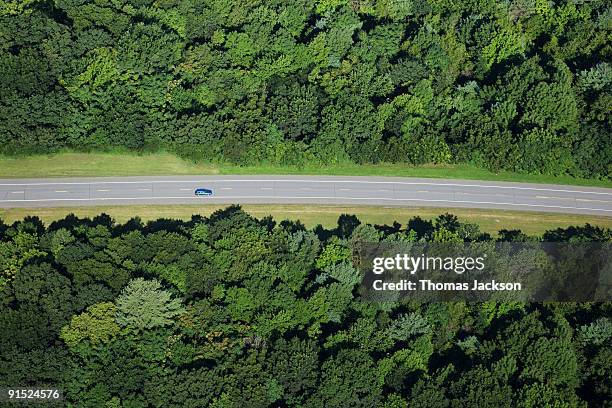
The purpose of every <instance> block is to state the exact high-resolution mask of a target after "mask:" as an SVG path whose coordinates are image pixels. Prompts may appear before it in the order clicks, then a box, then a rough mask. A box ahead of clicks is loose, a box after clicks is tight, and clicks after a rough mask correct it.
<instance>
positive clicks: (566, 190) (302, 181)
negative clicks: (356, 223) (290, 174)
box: [0, 179, 612, 196]
mask: <svg viewBox="0 0 612 408" xmlns="http://www.w3.org/2000/svg"><path fill="white" fill-rule="evenodd" d="M243 182H250V183H263V182H291V183H357V184H396V185H406V186H445V187H472V188H501V189H510V190H529V191H552V192H562V193H575V194H601V195H610V196H612V192H605V191H584V190H568V189H556V188H545V187H519V186H500V185H494V184H461V183H433V182H424V181H368V180H306V179H226V180H222V179H217V180H215V179H212V180H211V179H209V180H152V181H142V180H141V181H100V182H97V181H94V182H50V183H49V182H48V183H4V184H2V183H0V186H47V185H97V184H142V183H150V184H159V183H243ZM599 188H602V189H607V188H606V187H599Z"/></svg>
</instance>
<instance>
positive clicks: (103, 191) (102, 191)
mask: <svg viewBox="0 0 612 408" xmlns="http://www.w3.org/2000/svg"><path fill="white" fill-rule="evenodd" d="M96 191H99V192H101V193H105V192H107V191H110V190H104V189H102V190H96Z"/></svg>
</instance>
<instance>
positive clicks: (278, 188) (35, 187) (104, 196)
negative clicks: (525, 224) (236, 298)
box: [0, 176, 612, 216]
mask: <svg viewBox="0 0 612 408" xmlns="http://www.w3.org/2000/svg"><path fill="white" fill-rule="evenodd" d="M198 187H203V188H210V189H212V190H213V191H214V195H213V196H212V197H196V196H195V195H194V190H195V189H196V188H198ZM221 203H223V204H225V203H240V204H267V203H270V204H272V203H274V204H328V205H329V204H341V205H357V204H359V205H380V206H420V207H422V206H430V207H463V208H489V209H502V210H526V211H542V212H559V213H572V214H591V215H603V216H612V189H610V188H596V187H576V186H560V185H545V184H528V183H505V182H492V181H474V180H443V179H417V178H391V177H348V176H334V177H331V176H330V177H327V176H181V177H113V178H100V177H98V178H74V179H18V180H14V179H11V180H2V179H0V207H2V208H10V207H17V208H24V207H71V206H85V205H117V204H221Z"/></svg>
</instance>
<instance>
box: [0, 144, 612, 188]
mask: <svg viewBox="0 0 612 408" xmlns="http://www.w3.org/2000/svg"><path fill="white" fill-rule="evenodd" d="M208 174H245V175H246V174H309V175H351V176H357V175H359V176H396V177H431V178H456V179H472V180H496V181H514V182H530V183H551V184H568V185H583V186H598V187H612V181H605V180H587V179H578V178H574V177H570V176H546V175H530V174H518V173H512V172H505V171H500V172H499V173H493V172H490V171H488V170H485V169H481V168H477V167H474V166H470V165H439V166H433V165H428V166H409V165H405V164H377V165H356V164H344V165H329V166H314V165H306V166H304V167H291V166H271V165H261V166H244V167H241V166H234V165H229V164H205V163H193V162H190V161H186V160H183V159H181V158H179V157H177V156H176V155H173V154H171V153H150V154H131V153H70V152H68V153H58V154H54V155H35V156H24V157H6V156H0V178H39V177H95V176H143V175H148V176H159V175H168V176H169V175H208Z"/></svg>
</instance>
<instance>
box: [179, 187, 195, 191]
mask: <svg viewBox="0 0 612 408" xmlns="http://www.w3.org/2000/svg"><path fill="white" fill-rule="evenodd" d="M179 190H181V191H191V190H194V189H193V188H180V189H179Z"/></svg>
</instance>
